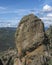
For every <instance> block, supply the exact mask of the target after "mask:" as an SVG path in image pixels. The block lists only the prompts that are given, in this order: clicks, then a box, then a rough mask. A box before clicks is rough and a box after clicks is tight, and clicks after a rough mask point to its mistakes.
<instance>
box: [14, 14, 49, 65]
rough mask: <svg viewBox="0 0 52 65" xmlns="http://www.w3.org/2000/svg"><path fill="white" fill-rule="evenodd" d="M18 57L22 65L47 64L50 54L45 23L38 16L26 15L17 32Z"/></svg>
mask: <svg viewBox="0 0 52 65" xmlns="http://www.w3.org/2000/svg"><path fill="white" fill-rule="evenodd" d="M15 40H16V47H17V50H18V57H19V59H21V62H22V65H47V64H48V60H49V54H48V50H47V47H46V46H47V42H48V41H47V36H46V35H45V30H44V24H43V22H42V20H41V19H39V18H38V17H37V16H35V15H33V14H30V15H27V16H24V17H23V18H22V19H21V21H20V23H19V26H18V28H17V31H16V34H15Z"/></svg>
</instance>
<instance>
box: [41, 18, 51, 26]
mask: <svg viewBox="0 0 52 65" xmlns="http://www.w3.org/2000/svg"><path fill="white" fill-rule="evenodd" d="M41 19H42V21H43V22H44V24H45V27H49V26H50V25H52V17H42V18H41Z"/></svg>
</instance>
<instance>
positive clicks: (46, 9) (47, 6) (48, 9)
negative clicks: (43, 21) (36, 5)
mask: <svg viewBox="0 0 52 65" xmlns="http://www.w3.org/2000/svg"><path fill="white" fill-rule="evenodd" d="M43 11H52V7H51V6H50V5H47V4H46V5H44V6H43Z"/></svg>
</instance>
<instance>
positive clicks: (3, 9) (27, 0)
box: [0, 0, 52, 27]
mask: <svg viewBox="0 0 52 65" xmlns="http://www.w3.org/2000/svg"><path fill="white" fill-rule="evenodd" d="M30 13H33V14H35V15H37V16H38V17H39V18H41V19H42V21H43V22H44V24H45V27H49V26H50V25H52V0H0V27H17V25H18V24H19V22H20V19H21V18H22V17H23V16H24V15H27V14H30Z"/></svg>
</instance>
